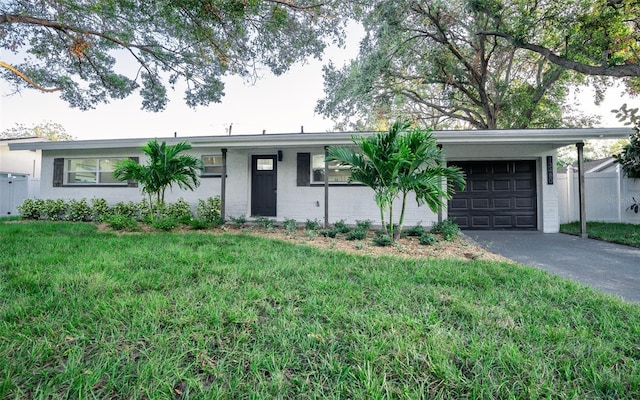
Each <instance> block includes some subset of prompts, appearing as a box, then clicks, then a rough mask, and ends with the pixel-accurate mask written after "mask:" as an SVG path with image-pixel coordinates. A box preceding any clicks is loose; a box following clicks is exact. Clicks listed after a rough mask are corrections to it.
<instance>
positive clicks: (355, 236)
mask: <svg viewBox="0 0 640 400" xmlns="http://www.w3.org/2000/svg"><path fill="white" fill-rule="evenodd" d="M366 237H367V231H366V230H365V229H363V228H356V229H354V230H352V231H351V232H349V233H348V234H347V237H346V239H347V240H363V239H364V238H366Z"/></svg>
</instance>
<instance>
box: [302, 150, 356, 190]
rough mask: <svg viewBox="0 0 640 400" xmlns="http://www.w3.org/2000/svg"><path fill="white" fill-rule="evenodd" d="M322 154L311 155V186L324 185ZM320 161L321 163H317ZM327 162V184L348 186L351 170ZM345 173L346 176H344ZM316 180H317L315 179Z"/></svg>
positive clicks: (336, 162)
mask: <svg viewBox="0 0 640 400" xmlns="http://www.w3.org/2000/svg"><path fill="white" fill-rule="evenodd" d="M324 157H325V156H324V154H311V181H310V182H311V184H312V185H313V184H318V183H324ZM319 160H322V161H319ZM339 164H340V163H339V162H338V161H329V180H328V181H329V184H343V185H344V184H349V176H351V168H350V167H349V166H346V165H339ZM345 172H347V174H345ZM315 178H318V179H315Z"/></svg>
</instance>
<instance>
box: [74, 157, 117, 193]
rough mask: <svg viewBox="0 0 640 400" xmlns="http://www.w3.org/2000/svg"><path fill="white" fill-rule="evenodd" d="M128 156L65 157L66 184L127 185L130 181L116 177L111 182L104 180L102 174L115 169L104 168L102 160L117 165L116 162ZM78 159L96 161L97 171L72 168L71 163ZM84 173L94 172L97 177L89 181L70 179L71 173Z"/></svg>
mask: <svg viewBox="0 0 640 400" xmlns="http://www.w3.org/2000/svg"><path fill="white" fill-rule="evenodd" d="M125 159H126V157H78V158H65V159H64V184H65V185H70V186H127V185H128V183H127V182H126V181H125V182H119V181H116V180H115V178H114V179H113V181H110V182H102V181H101V174H103V173H106V172H113V169H111V170H109V169H104V168H103V165H104V164H103V163H102V161H106V160H109V161H112V163H111V165H112V166H113V167H115V165H116V163H118V162H120V161H123V160H125ZM78 160H91V161H94V162H95V165H96V167H95V171H82V170H71V169H70V168H71V163H72V162H73V161H78ZM80 172H82V173H84V174H87V175H89V174H93V175H94V177H95V181H87V182H73V181H69V175H70V174H77V173H80Z"/></svg>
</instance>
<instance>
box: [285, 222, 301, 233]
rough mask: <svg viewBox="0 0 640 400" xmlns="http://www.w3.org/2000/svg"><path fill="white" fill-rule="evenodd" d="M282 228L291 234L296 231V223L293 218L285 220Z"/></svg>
mask: <svg viewBox="0 0 640 400" xmlns="http://www.w3.org/2000/svg"><path fill="white" fill-rule="evenodd" d="M282 226H283V228H284V230H285V231H286V232H287V233H293V232H295V231H296V230H297V229H298V222H297V221H296V220H295V219H293V218H287V219H285V220H284V222H283V224H282Z"/></svg>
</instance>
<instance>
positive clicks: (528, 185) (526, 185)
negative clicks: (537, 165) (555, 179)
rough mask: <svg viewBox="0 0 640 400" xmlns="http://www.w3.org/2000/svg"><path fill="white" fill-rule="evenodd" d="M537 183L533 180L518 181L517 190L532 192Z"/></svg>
mask: <svg viewBox="0 0 640 400" xmlns="http://www.w3.org/2000/svg"><path fill="white" fill-rule="evenodd" d="M534 185H535V182H534V181H532V180H531V179H516V180H515V190H527V191H528V190H531V189H533V187H534Z"/></svg>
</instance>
